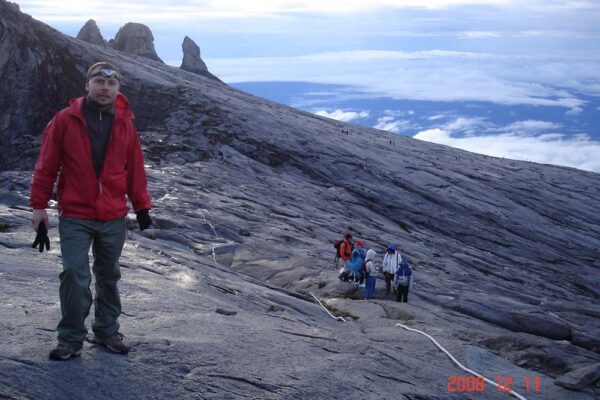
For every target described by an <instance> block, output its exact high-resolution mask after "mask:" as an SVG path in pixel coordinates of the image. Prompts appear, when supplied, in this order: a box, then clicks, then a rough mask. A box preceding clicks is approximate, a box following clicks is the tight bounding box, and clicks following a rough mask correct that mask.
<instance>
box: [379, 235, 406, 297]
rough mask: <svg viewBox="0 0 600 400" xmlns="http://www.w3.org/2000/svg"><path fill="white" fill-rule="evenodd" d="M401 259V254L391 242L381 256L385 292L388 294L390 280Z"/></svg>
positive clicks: (390, 286)
mask: <svg viewBox="0 0 600 400" xmlns="http://www.w3.org/2000/svg"><path fill="white" fill-rule="evenodd" d="M400 261H402V255H401V254H400V252H399V251H396V244H395V243H391V244H390V245H389V246H388V248H387V252H386V253H385V255H384V256H383V276H384V278H385V294H386V295H388V294H390V290H391V288H392V281H393V280H394V273H395V272H396V270H397V269H398V266H399V265H400Z"/></svg>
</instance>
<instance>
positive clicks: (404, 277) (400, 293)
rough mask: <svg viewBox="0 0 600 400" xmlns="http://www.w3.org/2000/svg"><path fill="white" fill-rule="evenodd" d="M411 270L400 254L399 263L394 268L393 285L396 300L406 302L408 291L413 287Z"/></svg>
mask: <svg viewBox="0 0 600 400" xmlns="http://www.w3.org/2000/svg"><path fill="white" fill-rule="evenodd" d="M413 282H414V279H413V270H412V268H411V267H410V264H409V263H408V260H407V259H406V257H404V256H402V260H401V261H400V265H399V266H398V269H396V275H395V277H394V286H395V287H396V301H402V302H404V303H407V302H408V292H409V290H410V289H412V287H413Z"/></svg>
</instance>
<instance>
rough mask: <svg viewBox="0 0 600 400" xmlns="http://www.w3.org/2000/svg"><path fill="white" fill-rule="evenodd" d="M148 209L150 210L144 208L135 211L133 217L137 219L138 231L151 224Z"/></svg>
mask: <svg viewBox="0 0 600 400" xmlns="http://www.w3.org/2000/svg"><path fill="white" fill-rule="evenodd" d="M148 211H150V210H147V209H144V210H140V211H138V212H136V213H135V219H137V222H138V225H139V226H140V231H143V230H144V229H148V227H149V226H150V225H152V218H150V214H148Z"/></svg>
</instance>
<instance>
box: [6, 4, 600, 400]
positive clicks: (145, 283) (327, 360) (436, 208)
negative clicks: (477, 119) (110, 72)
mask: <svg viewBox="0 0 600 400" xmlns="http://www.w3.org/2000/svg"><path fill="white" fill-rule="evenodd" d="M0 11H1V12H0V48H2V49H3V51H2V52H0V77H1V78H2V79H0V93H3V95H0V108H1V109H3V110H7V112H6V113H5V114H4V115H8V116H9V117H8V118H7V117H4V118H3V119H0V140H1V141H2V147H3V148H4V149H6V151H5V157H3V158H2V160H0V164H1V165H0V167H1V168H0V169H1V170H2V171H3V172H1V173H0V193H1V198H2V200H1V201H0V248H2V254H3V257H2V258H1V259H0V304H2V305H3V307H2V308H0V310H1V311H0V313H1V314H0V327H1V329H2V332H4V333H5V335H4V337H6V338H8V339H7V340H6V341H5V342H3V343H2V344H0V366H1V367H0V376H1V377H2V379H0V394H1V395H3V396H5V397H9V398H10V397H14V398H22V397H25V398H33V397H36V398H37V397H41V398H44V397H45V398H80V397H83V396H85V397H87V398H105V397H107V396H112V397H115V396H117V397H121V398H141V397H152V396H154V397H164V396H167V395H169V396H171V397H173V396H174V397H180V398H242V397H251V398H252V397H253V398H267V399H268V398H277V399H279V398H290V399H291V398H325V397H328V398H340V399H341V398H350V399H352V398H356V399H359V398H360V399H364V398H390V397H393V398H405V399H441V398H444V399H446V398H465V394H464V393H452V392H449V388H448V383H449V380H450V377H452V376H461V375H465V374H464V373H463V372H462V371H461V370H459V369H458V368H457V367H456V366H454V364H452V363H451V362H450V360H448V358H446V357H445V355H443V354H442V353H441V352H439V351H438V350H437V349H436V348H435V347H433V345H432V344H431V342H429V341H428V340H427V339H426V338H423V337H422V336H420V335H418V334H415V333H412V332H407V331H404V330H402V329H400V328H398V327H396V326H395V324H396V323H398V322H402V323H404V324H406V325H408V326H411V327H413V328H417V329H421V330H424V331H426V332H428V333H429V334H431V335H433V336H434V337H435V338H436V339H437V340H438V341H439V342H440V343H442V344H443V345H444V346H445V347H446V348H448V349H449V350H450V351H451V352H452V353H453V355H454V356H455V357H457V358H458V359H459V360H461V361H462V362H463V363H465V365H466V366H468V367H469V368H473V369H475V370H478V371H479V372H481V373H484V374H485V375H489V376H490V377H492V378H495V377H496V376H499V375H500V376H505V377H510V378H512V379H513V380H514V384H513V386H512V388H513V389H515V390H516V391H517V392H519V393H521V394H523V395H525V396H526V397H527V398H528V399H565V398H569V399H593V398H596V397H597V395H598V393H599V391H600V388H599V387H598V383H597V368H596V367H595V366H596V365H597V364H598V363H600V355H599V339H600V335H599V334H598V332H599V330H600V318H599V316H600V307H599V306H598V304H597V298H598V295H599V294H600V293H599V291H598V289H597V288H598V283H600V282H599V276H598V269H599V268H600V264H599V261H598V259H599V257H598V256H599V255H600V250H599V249H600V241H599V239H598V238H599V237H600V236H599V233H600V228H599V227H600V217H599V216H598V213H597V201H596V198H597V191H598V189H597V188H598V187H600V186H599V185H598V184H599V183H600V177H599V176H598V174H593V173H588V172H584V171H578V170H574V169H568V168H560V167H554V166H546V165H539V164H533V163H526V162H520V161H512V160H502V159H496V158H491V157H485V156H481V155H476V154H472V153H467V152H464V151H460V150H455V149H451V148H447V147H444V146H438V145H434V144H430V143H426V142H420V141H417V140H413V139H408V138H404V137H401V136H397V135H393V134H390V133H387V132H381V131H376V130H372V129H366V128H362V127H356V126H350V125H346V124H341V123H339V122H336V121H332V120H327V119H324V118H319V117H316V116H314V115H310V114H307V113H304V112H301V111H298V110H294V109H291V108H289V107H285V106H282V105H279V104H276V103H272V102H269V101H267V100H264V99H260V98H256V97H253V96H250V95H248V94H245V93H242V92H240V91H237V90H235V89H232V88H230V87H228V86H227V85H225V84H223V83H221V82H218V81H216V80H213V79H206V78H204V77H202V76H198V75H194V74H191V73H188V72H186V71H181V70H179V69H177V68H173V67H169V66H166V65H164V64H161V63H158V62H154V61H151V60H147V59H142V58H139V57H135V56H132V55H128V54H124V53H118V52H115V51H113V50H112V49H110V48H100V49H99V48H97V47H96V48H94V49H93V51H92V50H91V49H89V48H88V47H86V44H85V43H82V42H80V41H77V40H74V39H72V38H69V37H67V36H65V35H62V34H60V33H59V32H56V31H55V30H53V29H51V28H49V27H47V26H45V25H43V24H41V23H39V22H37V21H34V20H32V19H31V18H30V17H28V16H26V15H23V14H21V13H19V12H18V11H17V10H15V8H14V7H12V6H11V5H10V4H9V3H6V2H5V1H4V0H0ZM32 48H35V49H38V50H39V51H36V52H35V53H34V52H32V51H29V49H32ZM98 58H103V59H108V60H112V61H113V62H115V63H116V64H117V66H118V67H119V68H120V69H121V70H122V71H123V74H124V81H123V88H122V89H123V92H124V93H125V94H126V95H127V96H128V97H129V99H130V100H131V102H132V104H133V106H134V112H135V113H136V116H137V120H136V123H137V125H138V128H139V130H140V135H141V138H142V142H143V145H144V150H145V155H146V162H147V164H148V165H149V170H148V174H149V182H150V185H149V188H150V190H151V193H152V196H153V200H154V202H153V211H152V212H153V215H154V216H155V221H156V223H155V226H154V228H153V229H151V230H149V231H145V232H144V233H143V234H140V233H139V232H137V231H136V230H133V231H132V232H131V235H132V237H133V239H132V240H130V241H128V243H127V245H126V247H125V249H124V253H123V258H122V267H123V281H122V285H121V290H122V293H123V297H124V299H123V303H124V306H125V309H124V310H125V315H124V316H123V317H122V324H123V330H124V332H125V334H126V335H128V339H129V340H130V341H131V342H132V343H133V344H134V350H133V351H132V353H131V354H130V356H129V357H127V358H119V357H115V356H113V355H111V354H107V353H105V352H103V351H102V350H101V349H98V348H96V347H94V346H86V349H85V352H84V355H83V357H82V358H81V359H78V360H76V361H74V362H73V363H64V364H60V365H56V364H55V363H50V362H49V361H48V360H47V359H46V354H47V350H48V349H49V348H50V346H51V345H52V344H53V343H54V340H55V339H54V338H55V332H54V327H55V324H56V321H57V318H58V313H59V310H58V305H57V301H58V292H57V291H58V289H57V287H58V279H57V274H58V272H59V271H60V258H59V252H58V251H57V247H58V243H57V234H56V230H55V227H56V213H55V212H52V211H51V218H52V221H51V227H52V229H53V230H51V239H52V246H53V249H52V251H51V252H50V253H49V254H45V253H44V254H43V255H42V256H41V257H40V255H39V254H36V253H35V252H33V251H32V249H31V248H30V247H29V246H30V242H31V241H32V239H33V235H32V231H31V229H30V226H29V223H28V219H29V216H30V210H29V209H28V207H27V197H28V189H27V184H28V180H29V176H30V169H31V166H32V163H33V159H34V157H35V154H36V153H37V147H38V145H39V135H40V133H41V129H42V128H43V126H44V124H45V123H46V122H47V121H48V120H49V118H50V117H51V116H52V114H53V113H54V112H55V111H56V110H57V109H59V108H61V107H62V106H64V104H65V102H66V100H67V99H68V98H69V97H75V96H77V95H81V93H82V90H83V88H82V86H83V85H82V84H79V83H78V82H83V81H84V76H85V75H84V74H85V70H86V68H87V66H89V65H90V64H91V63H92V62H94V61H97V59H98ZM6 93H11V96H6V95H5V94H6ZM48 105H52V106H51V107H49V106H48ZM345 131H348V133H347V134H346V133H343V132H345ZM348 225H351V226H352V229H353V232H354V234H355V236H356V237H359V238H361V239H364V240H365V241H366V242H367V246H368V247H372V248H375V249H376V250H377V251H378V252H379V253H380V254H381V251H382V249H383V248H384V247H385V245H386V244H387V243H388V242H390V241H395V242H398V243H400V245H401V247H402V249H403V252H404V253H406V254H407V255H408V257H409V259H410V260H411V261H412V263H413V265H414V269H415V275H416V279H417V285H416V286H415V289H414V291H413V292H412V293H411V297H410V303H408V304H397V303H395V302H394V301H392V299H391V298H385V295H384V293H382V291H381V285H382V284H381V282H378V290H377V293H376V296H377V297H378V299H377V300H375V301H372V302H365V301H362V300H360V298H361V296H362V289H361V288H357V287H355V286H354V285H350V284H347V283H342V282H339V281H337V280H336V271H335V269H334V266H333V263H332V261H333V247H332V246H331V244H330V241H331V240H333V239H336V238H338V237H339V236H340V235H341V234H342V233H343V232H344V230H345V229H346V227H347V226H348ZM310 293H314V294H315V295H316V296H317V297H318V298H321V299H324V301H325V302H326V304H327V305H328V307H329V309H330V310H331V311H332V312H334V313H335V314H336V315H345V316H346V319H347V320H348V322H345V323H342V322H338V321H335V320H333V319H332V318H330V317H329V316H328V315H327V314H326V313H325V311H324V310H323V309H322V308H321V307H320V306H319V305H318V304H316V303H315V302H314V299H313V298H312V295H311V294H310ZM57 374H58V375H57ZM57 376H63V377H64V376H71V377H72V379H74V380H76V381H77V382H79V383H78V386H77V387H73V386H69V385H56V384H55V382H56V381H57V380H56V377H57ZM527 376H529V377H533V376H538V377H539V379H540V388H541V390H540V391H539V392H535V391H532V390H531V388H530V391H529V393H526V389H527V387H526V385H525V379H526V378H525V377H527ZM101 377H109V378H101ZM107 381H108V382H107ZM555 382H556V383H555ZM107 383H109V384H107ZM561 385H562V386H561ZM563 386H567V387H569V388H570V389H566V388H564V387H563ZM573 389H577V390H573ZM469 398H477V399H478V398H481V399H501V398H508V395H507V394H504V393H499V392H498V391H497V390H496V389H495V388H493V387H490V386H487V387H486V389H485V391H483V392H475V393H469Z"/></svg>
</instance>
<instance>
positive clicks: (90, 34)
mask: <svg viewBox="0 0 600 400" xmlns="http://www.w3.org/2000/svg"><path fill="white" fill-rule="evenodd" d="M77 39H79V40H83V41H84V42H88V43H92V44H98V45H106V40H104V38H103V37H102V33H100V29H99V28H98V25H96V21H94V20H93V19H90V20H89V21H88V22H86V23H85V25H83V26H82V27H81V29H80V30H79V33H78V34H77Z"/></svg>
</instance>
